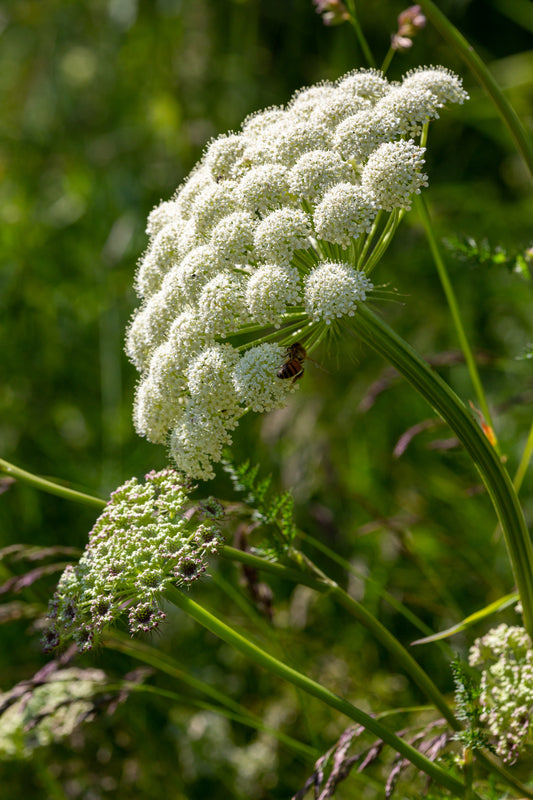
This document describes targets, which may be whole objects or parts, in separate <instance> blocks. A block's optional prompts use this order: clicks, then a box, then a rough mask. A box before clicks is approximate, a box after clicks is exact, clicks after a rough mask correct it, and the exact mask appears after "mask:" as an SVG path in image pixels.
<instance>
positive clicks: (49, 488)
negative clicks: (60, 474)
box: [0, 458, 106, 508]
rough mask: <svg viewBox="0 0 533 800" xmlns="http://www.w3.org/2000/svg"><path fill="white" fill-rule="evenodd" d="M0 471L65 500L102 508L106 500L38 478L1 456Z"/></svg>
mask: <svg viewBox="0 0 533 800" xmlns="http://www.w3.org/2000/svg"><path fill="white" fill-rule="evenodd" d="M0 473H3V474H4V475H9V476H10V477H12V478H16V480H19V481H23V483H27V484H29V485H30V486H34V487H35V488H36V489H41V490H42V491H43V492H48V493H49V494H57V495H59V497H64V498H65V500H74V501H75V502H77V503H85V504H86V505H89V506H96V507H97V508H103V506H105V504H106V501H105V500H102V499H101V498H100V497H93V496H92V495H90V494H84V492H77V491H75V490H74V489H69V488H68V487H67V486H62V485H61V484H60V483H55V482H54V481H49V480H47V479H46V478H40V477H39V476H38V475H33V474H32V473H31V472H26V470H24V469H21V468H20V467H16V466H15V465H14V464H10V463H9V461H4V459H3V458H0Z"/></svg>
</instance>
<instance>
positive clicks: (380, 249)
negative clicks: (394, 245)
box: [358, 208, 406, 275]
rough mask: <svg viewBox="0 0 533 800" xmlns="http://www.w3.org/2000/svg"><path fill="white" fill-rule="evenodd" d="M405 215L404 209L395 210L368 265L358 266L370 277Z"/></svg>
mask: <svg viewBox="0 0 533 800" xmlns="http://www.w3.org/2000/svg"><path fill="white" fill-rule="evenodd" d="M405 213H406V212H405V211H404V210H403V209H401V210H400V209H397V208H395V209H394V211H393V212H392V214H391V215H390V217H389V219H388V220H387V224H386V225H385V227H384V228H383V231H382V232H381V234H380V237H379V239H378V241H377V242H376V245H375V247H374V249H373V250H372V252H371V254H370V256H369V258H368V260H367V262H366V264H364V265H362V266H359V264H358V269H364V271H365V272H366V274H367V275H370V273H371V272H372V270H373V269H374V267H375V266H376V264H377V263H378V262H379V261H381V259H382V258H383V256H384V254H385V251H386V250H387V248H388V246H389V245H390V243H391V242H392V240H393V238H394V234H395V233H396V230H397V228H398V225H399V224H400V222H401V221H402V219H403V217H404V216H405Z"/></svg>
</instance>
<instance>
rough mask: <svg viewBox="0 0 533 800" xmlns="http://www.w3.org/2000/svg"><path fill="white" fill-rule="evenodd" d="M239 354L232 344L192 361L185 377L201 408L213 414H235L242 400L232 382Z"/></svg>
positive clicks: (213, 349)
mask: <svg viewBox="0 0 533 800" xmlns="http://www.w3.org/2000/svg"><path fill="white" fill-rule="evenodd" d="M238 360H239V352H238V350H235V348H233V347H232V346H231V345H230V344H215V345H212V346H211V347H208V348H206V349H205V350H203V351H202V352H201V353H199V354H198V355H197V356H196V358H195V359H193V360H192V361H191V363H190V364H189V366H188V367H187V369H186V372H185V377H186V378H187V384H188V387H189V392H190V395H191V397H192V399H193V402H194V404H195V406H196V407H197V408H198V409H202V410H205V411H207V412H209V413H211V414H217V413H219V412H221V411H224V412H225V414H226V415H228V414H230V413H235V411H236V409H237V406H238V402H239V401H238V398H237V395H236V393H235V389H234V386H233V381H232V374H233V369H234V367H235V365H236V364H237V362H238Z"/></svg>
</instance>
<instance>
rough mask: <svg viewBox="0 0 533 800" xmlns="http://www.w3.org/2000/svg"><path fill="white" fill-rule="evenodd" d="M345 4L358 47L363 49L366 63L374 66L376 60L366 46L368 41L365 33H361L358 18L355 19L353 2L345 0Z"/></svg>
mask: <svg viewBox="0 0 533 800" xmlns="http://www.w3.org/2000/svg"><path fill="white" fill-rule="evenodd" d="M346 4H347V6H348V10H349V12H350V24H351V26H352V28H353V29H354V31H355V35H356V36H357V41H358V42H359V47H360V48H361V50H362V51H363V55H364V57H365V59H366V63H367V64H368V66H369V67H374V68H375V66H376V62H375V60H374V56H373V55H372V52H371V50H370V47H369V46H368V42H367V40H366V39H365V35H364V33H363V30H362V28H361V26H360V24H359V20H358V19H357V13H356V10H355V3H354V2H353V0H346Z"/></svg>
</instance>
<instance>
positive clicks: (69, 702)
mask: <svg viewBox="0 0 533 800" xmlns="http://www.w3.org/2000/svg"><path fill="white" fill-rule="evenodd" d="M106 681H107V678H106V675H105V673H104V672H102V670H100V669H76V668H71V669H61V670H57V671H56V672H54V673H53V674H52V675H50V676H48V677H47V679H46V680H45V681H44V682H43V683H42V685H40V686H39V685H38V686H33V687H32V686H31V685H30V686H29V687H28V689H27V690H26V691H25V692H23V693H21V692H20V685H19V686H17V687H15V688H14V689H11V690H10V691H9V692H5V693H4V694H0V707H1V708H3V709H5V710H4V711H3V713H2V715H1V717H0V759H2V760H3V761H8V760H11V759H19V758H30V757H31V755H32V753H33V751H34V750H35V749H36V748H38V747H44V746H45V745H49V744H51V743H52V742H56V741H58V740H60V739H62V738H63V737H65V736H68V735H69V734H71V733H72V731H73V730H74V729H75V728H76V727H77V726H78V725H79V724H80V723H81V722H83V721H84V720H85V719H86V718H87V716H88V715H89V714H90V713H91V712H92V711H93V708H94V702H93V699H92V698H93V696H94V694H95V693H96V692H98V691H101V690H102V687H103V686H105V684H106ZM28 683H30V682H28Z"/></svg>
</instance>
